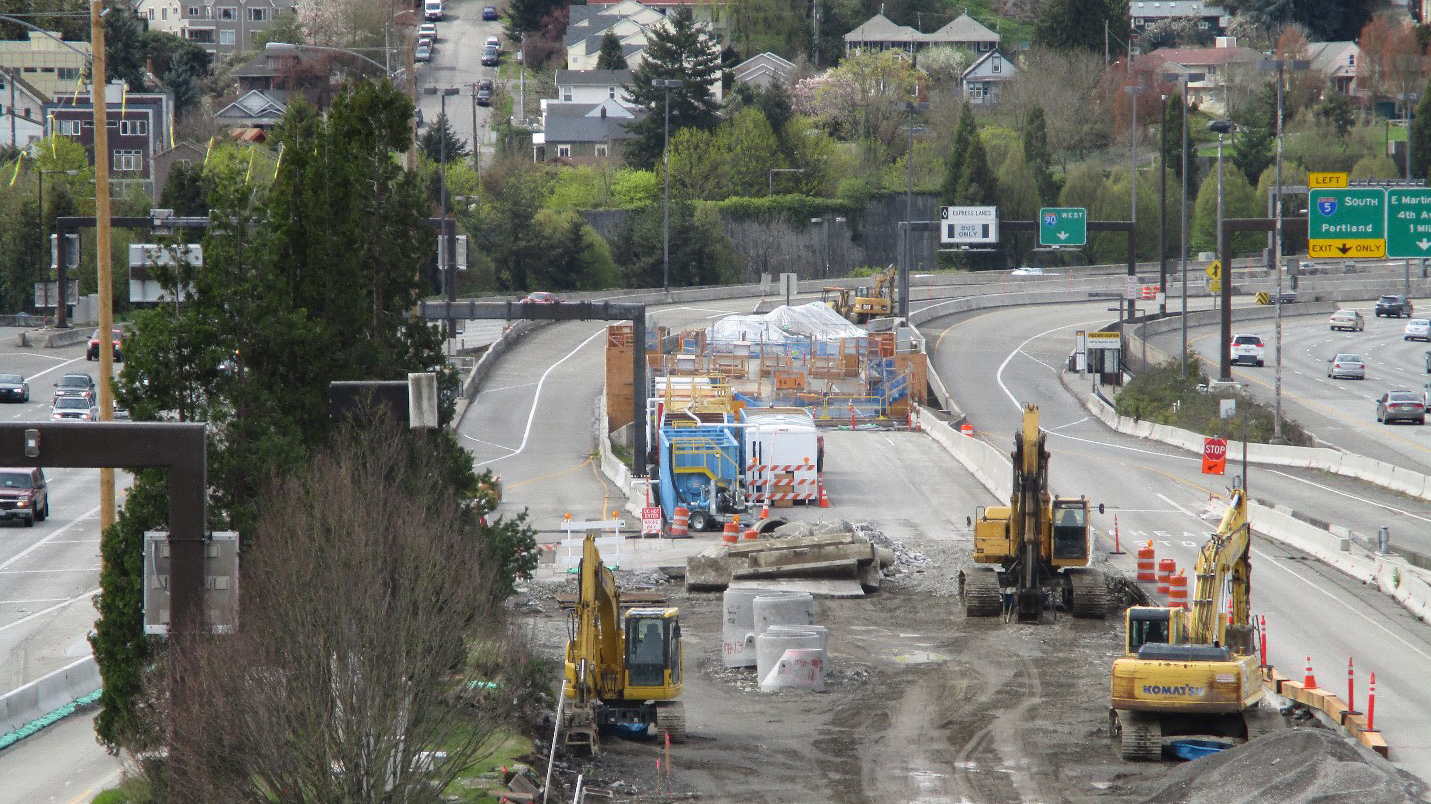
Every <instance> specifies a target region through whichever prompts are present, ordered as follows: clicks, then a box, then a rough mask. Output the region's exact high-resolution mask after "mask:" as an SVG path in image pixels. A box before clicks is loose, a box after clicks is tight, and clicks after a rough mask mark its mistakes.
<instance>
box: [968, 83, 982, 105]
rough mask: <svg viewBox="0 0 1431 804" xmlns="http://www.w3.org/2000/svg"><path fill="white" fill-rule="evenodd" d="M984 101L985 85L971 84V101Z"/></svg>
mask: <svg viewBox="0 0 1431 804" xmlns="http://www.w3.org/2000/svg"><path fill="white" fill-rule="evenodd" d="M983 99H984V85H983V84H970V85H969V100H972V101H975V102H978V101H981V100H983Z"/></svg>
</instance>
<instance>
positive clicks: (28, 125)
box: [0, 69, 46, 148]
mask: <svg viewBox="0 0 1431 804" xmlns="http://www.w3.org/2000/svg"><path fill="white" fill-rule="evenodd" d="M45 100H46V99H45V97H44V96H43V95H41V94H40V91H39V90H38V89H35V88H34V87H32V86H30V84H29V82H28V81H26V80H25V79H23V78H21V77H20V76H19V75H18V74H17V73H16V72H15V71H12V70H4V69H0V111H2V112H3V113H4V116H3V117H0V145H12V146H15V147H16V148H25V147H28V146H29V144H30V143H31V142H33V141H35V140H37V139H40V138H41V137H44V136H45Z"/></svg>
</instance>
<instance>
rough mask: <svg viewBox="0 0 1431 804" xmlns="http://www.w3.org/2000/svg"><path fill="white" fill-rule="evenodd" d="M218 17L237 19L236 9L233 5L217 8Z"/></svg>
mask: <svg viewBox="0 0 1431 804" xmlns="http://www.w3.org/2000/svg"><path fill="white" fill-rule="evenodd" d="M219 19H221V20H236V19H238V9H236V8H234V7H233V6H224V7H223V8H220V9H219Z"/></svg>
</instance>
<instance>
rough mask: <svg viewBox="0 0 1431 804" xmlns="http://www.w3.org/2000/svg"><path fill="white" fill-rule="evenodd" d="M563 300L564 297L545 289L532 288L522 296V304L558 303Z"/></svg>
mask: <svg viewBox="0 0 1431 804" xmlns="http://www.w3.org/2000/svg"><path fill="white" fill-rule="evenodd" d="M564 301H566V299H563V298H562V297H560V296H558V295H556V294H555V293H548V292H547V291H545V290H534V291H532V292H531V293H528V294H527V295H526V296H524V297H523V298H522V304H560V303H561V302H564Z"/></svg>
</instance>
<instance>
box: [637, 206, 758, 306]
mask: <svg viewBox="0 0 1431 804" xmlns="http://www.w3.org/2000/svg"><path fill="white" fill-rule="evenodd" d="M661 212H662V210H661V205H660V204H652V205H650V206H648V207H646V208H644V209H641V210H633V211H632V212H631V214H629V215H627V216H626V220H625V221H624V222H623V224H622V226H621V230H620V232H619V233H618V234H617V237H616V245H615V247H614V248H613V249H612V252H613V254H612V255H613V256H614V257H615V259H616V262H617V264H618V265H620V266H621V270H622V274H623V276H624V280H625V285H626V286H627V287H637V288H642V287H661V286H662V282H663V280H664V268H663V265H662V261H661V259H662V254H661V245H662V240H661ZM670 243H671V273H670V279H671V287H673V288H674V287H689V286H694V285H719V284H723V283H725V282H729V281H731V280H732V279H733V278H734V276H735V257H734V255H733V253H732V251H731V248H730V244H729V239H728V238H727V237H726V236H725V232H724V230H723V229H722V228H721V226H720V221H719V219H712V218H706V219H700V218H698V217H697V215H696V212H695V209H694V208H693V207H692V205H691V204H689V203H687V202H685V201H679V202H678V201H672V202H671V240H670Z"/></svg>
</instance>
